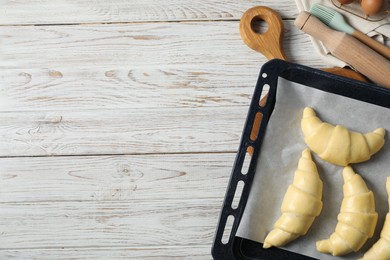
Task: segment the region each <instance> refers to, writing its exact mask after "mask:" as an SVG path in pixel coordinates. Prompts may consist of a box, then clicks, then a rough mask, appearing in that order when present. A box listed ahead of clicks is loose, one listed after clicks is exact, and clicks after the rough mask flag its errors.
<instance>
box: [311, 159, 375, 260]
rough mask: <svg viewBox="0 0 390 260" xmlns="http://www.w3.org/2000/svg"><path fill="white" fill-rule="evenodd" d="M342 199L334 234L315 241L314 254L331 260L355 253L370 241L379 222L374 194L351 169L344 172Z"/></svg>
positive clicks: (346, 168)
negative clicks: (329, 256)
mask: <svg viewBox="0 0 390 260" xmlns="http://www.w3.org/2000/svg"><path fill="white" fill-rule="evenodd" d="M343 178H344V186H343V191H344V199H343V201H342V203H341V209H340V213H339V215H338V217H337V220H338V223H337V225H336V230H335V232H334V233H333V234H332V235H331V236H330V238H329V239H327V240H322V241H318V242H317V244H316V246H317V250H318V251H320V252H322V253H330V254H332V255H334V256H340V255H345V254H348V253H351V252H353V251H354V252H356V251H358V250H359V249H360V248H361V247H362V246H363V245H364V244H365V243H366V241H367V239H368V238H370V237H372V236H373V234H374V231H375V226H376V223H377V220H378V213H376V212H375V201H374V194H373V193H372V191H370V190H369V189H368V188H367V185H366V183H365V182H364V180H363V179H362V177H361V176H360V175H359V174H356V173H355V172H354V171H353V170H352V168H351V167H350V166H348V167H345V168H344V170H343Z"/></svg>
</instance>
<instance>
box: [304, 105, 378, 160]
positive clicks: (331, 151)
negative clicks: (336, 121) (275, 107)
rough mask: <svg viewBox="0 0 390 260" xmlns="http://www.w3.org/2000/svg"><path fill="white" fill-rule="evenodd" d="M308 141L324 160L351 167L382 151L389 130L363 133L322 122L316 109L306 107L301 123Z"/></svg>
mask: <svg viewBox="0 0 390 260" xmlns="http://www.w3.org/2000/svg"><path fill="white" fill-rule="evenodd" d="M301 127H302V131H303V134H304V136H305V142H306V144H307V145H308V146H309V147H310V149H311V150H312V151H314V152H315V153H316V154H318V156H319V157H321V158H322V159H323V160H325V161H328V162H330V163H333V164H337V165H341V166H347V165H348V164H350V163H358V162H364V161H367V160H368V159H370V157H371V155H373V154H374V153H376V152H378V151H379V150H380V149H381V148H382V146H383V145H384V143H385V139H384V136H385V129H383V128H378V129H376V130H374V131H373V132H370V133H367V134H361V133H358V132H353V131H349V130H348V129H347V128H345V127H343V126H340V125H337V126H333V125H331V124H328V123H325V122H322V121H321V119H319V118H318V117H317V116H316V113H315V112H314V110H313V109H312V108H310V107H306V108H305V110H304V111H303V118H302V122H301Z"/></svg>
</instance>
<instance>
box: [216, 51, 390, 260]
mask: <svg viewBox="0 0 390 260" xmlns="http://www.w3.org/2000/svg"><path fill="white" fill-rule="evenodd" d="M389 73H390V71H389ZM279 77H282V78H285V79H287V80H289V81H292V82H296V83H299V84H303V85H305V86H307V87H309V88H315V89H319V90H323V91H326V92H329V93H334V94H337V95H341V96H345V97H349V98H354V99H357V100H360V101H362V102H367V103H371V104H376V105H379V106H383V107H387V108H390V89H385V88H382V87H379V86H377V85H374V84H369V83H364V82H360V81H356V80H352V79H349V78H345V77H342V76H338V75H334V74H330V73H327V72H324V71H321V70H317V69H313V68H310V67H306V66H302V65H298V64H294V63H289V62H286V61H282V60H278V59H274V60H272V61H269V62H267V63H265V64H264V65H263V66H262V68H261V71H260V74H259V77H258V81H257V84H256V87H255V91H254V94H253V98H252V102H251V105H250V108H249V112H248V116H247V119H246V122H245V126H244V130H243V133H242V137H241V142H240V147H239V150H238V153H237V156H236V159H235V162H234V165H233V170H232V173H231V177H230V181H229V184H228V187H227V191H226V195H225V199H224V203H223V205H222V210H221V214H220V218H219V223H218V226H217V230H216V233H215V238H214V243H213V247H212V250H211V252H212V256H213V257H214V259H223V260H227V259H273V260H274V259H291V260H294V259H299V260H301V259H302V260H303V259H314V258H311V257H308V256H304V255H300V254H296V253H293V252H290V251H287V250H283V249H280V248H270V249H267V250H264V249H263V248H262V244H261V243H257V242H254V241H251V240H247V239H244V238H240V237H237V236H236V232H237V228H238V226H239V223H240V220H241V217H242V214H243V212H244V209H245V205H246V202H247V200H248V196H249V191H250V186H251V183H252V180H253V177H254V175H255V174H256V173H255V169H256V164H257V159H258V157H259V154H260V152H261V143H262V140H263V138H264V134H265V130H266V128H267V124H268V120H269V118H270V116H271V114H272V111H273V108H274V106H275V102H277V100H276V98H275V97H276V91H277V86H278V78H279ZM264 87H268V88H269V92H268V97H267V100H266V103H265V105H264V104H260V102H259V99H260V96H261V93H262V90H263V88H264ZM258 113H261V114H262V119H261V123H260V126H259V130H258V134H257V137H256V138H255V139H254V138H253V135H252V136H251V134H252V128H253V125H254V122H257V121H256V120H255V118H256V115H257V114H258ZM248 147H250V149H251V152H252V156H251V157H250V163H249V167H248V170H247V172H246V173H244V174H243V173H242V168H243V164H244V160H247V159H245V156H246V153H247V151H248ZM239 181H242V182H244V188H243V189H242V192H241V196H240V195H238V198H239V202H238V205H237V207H234V208H233V207H232V202H233V199H234V197H235V196H237V195H236V194H235V193H236V189H237V185H238V182H239ZM235 199H236V198H235ZM229 216H232V217H233V218H234V221H233V224H232V226H229V227H227V226H226V223H227V219H228V217H229ZM225 229H226V231H225ZM227 231H228V232H230V235H229V233H228V241H227V242H226V241H224V242H225V243H223V242H222V237H223V235H224V232H227Z"/></svg>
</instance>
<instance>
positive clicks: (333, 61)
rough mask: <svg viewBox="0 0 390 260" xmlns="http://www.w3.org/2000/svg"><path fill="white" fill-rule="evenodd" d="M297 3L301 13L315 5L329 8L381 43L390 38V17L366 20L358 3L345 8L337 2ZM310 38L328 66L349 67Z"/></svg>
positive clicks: (311, 0)
mask: <svg viewBox="0 0 390 260" xmlns="http://www.w3.org/2000/svg"><path fill="white" fill-rule="evenodd" d="M389 2H390V0H387V1H386V5H387V6H390V3H389ZM295 3H296V5H297V7H298V10H299V11H309V10H310V7H311V6H312V5H313V4H315V3H318V4H321V5H324V6H328V7H330V8H333V9H335V10H336V11H337V12H339V13H341V14H342V15H343V16H344V18H345V20H346V21H347V23H348V24H349V25H351V26H352V27H353V28H355V29H356V30H358V31H361V32H362V33H364V34H367V35H368V36H370V37H372V38H374V39H375V40H377V41H379V42H381V43H385V39H386V38H390V15H385V14H383V15H380V16H377V17H373V18H372V19H371V18H368V19H365V17H364V15H363V13H361V14H360V13H358V12H359V11H360V7H359V6H358V5H359V3H358V2H357V1H356V3H352V4H350V5H343V6H340V5H339V4H338V2H337V0H295ZM357 10H359V11H357ZM360 12H361V11H360ZM310 38H311V41H312V43H313V45H314V48H315V49H316V51H317V52H318V53H319V54H320V55H321V56H322V57H323V59H324V60H325V61H326V62H327V63H328V64H330V65H334V66H339V67H345V66H347V65H348V64H346V63H345V62H344V61H341V60H339V59H337V58H336V57H334V56H333V55H331V54H330V52H329V51H328V50H327V49H326V47H325V46H324V45H323V44H322V43H321V42H320V41H319V40H316V39H314V38H313V37H311V36H310ZM389 44H390V43H387V45H389Z"/></svg>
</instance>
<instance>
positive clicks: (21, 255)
mask: <svg viewBox="0 0 390 260" xmlns="http://www.w3.org/2000/svg"><path fill="white" fill-rule="evenodd" d="M210 251H211V243H210V244H209V245H204V246H202V245H200V246H197V245H193V246H186V245H182V246H169V247H168V246H165V247H163V246H159V247H140V248H138V247H106V248H100V247H95V248H70V249H69V248H64V249H35V250H34V249H30V250H28V249H16V250H0V258H1V259H40V260H41V259H57V260H65V259H73V260H75V259H79V260H81V259H97V260H107V259H137V260H138V259H143V260H155V259H160V260H171V259H199V260H201V259H211V253H210Z"/></svg>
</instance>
